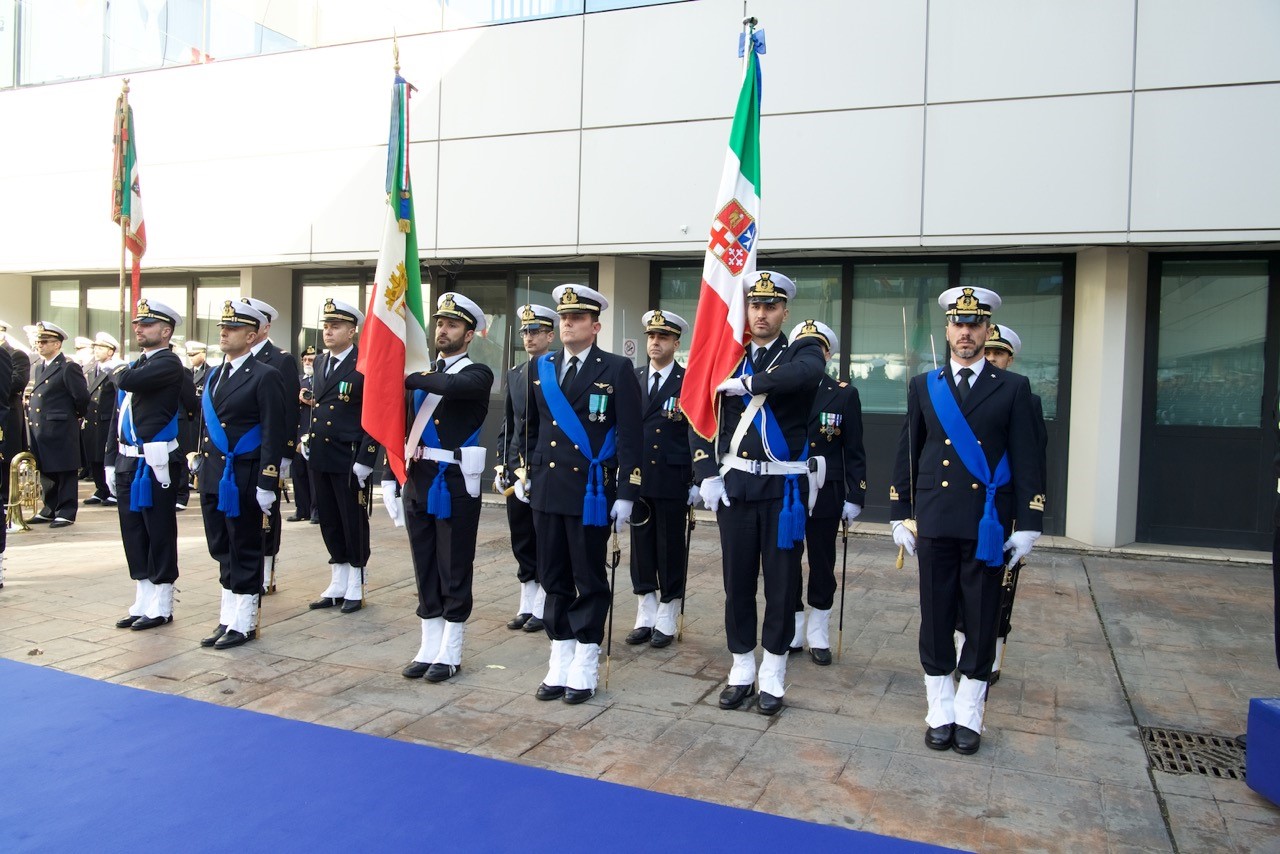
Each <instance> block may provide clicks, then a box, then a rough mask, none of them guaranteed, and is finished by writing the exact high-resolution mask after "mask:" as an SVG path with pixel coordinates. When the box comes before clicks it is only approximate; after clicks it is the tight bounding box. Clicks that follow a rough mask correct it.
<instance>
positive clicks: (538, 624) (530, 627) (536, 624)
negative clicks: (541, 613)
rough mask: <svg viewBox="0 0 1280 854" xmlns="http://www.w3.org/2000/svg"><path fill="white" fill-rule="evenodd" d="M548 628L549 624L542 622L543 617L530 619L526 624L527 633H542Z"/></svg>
mask: <svg viewBox="0 0 1280 854" xmlns="http://www.w3.org/2000/svg"><path fill="white" fill-rule="evenodd" d="M546 627H547V624H546V623H544V622H543V621H542V618H541V617H530V618H529V622H527V623H525V624H524V630H525V631H526V632H540V631H542V630H543V629H545V628H546Z"/></svg>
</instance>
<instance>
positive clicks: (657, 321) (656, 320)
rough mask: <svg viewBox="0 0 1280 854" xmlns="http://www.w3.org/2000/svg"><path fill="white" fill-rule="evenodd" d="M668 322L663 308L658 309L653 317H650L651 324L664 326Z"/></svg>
mask: <svg viewBox="0 0 1280 854" xmlns="http://www.w3.org/2000/svg"><path fill="white" fill-rule="evenodd" d="M666 322H667V318H666V315H664V314H663V313H662V309H658V310H657V311H655V312H654V313H653V317H652V318H650V319H649V324H650V325H651V326H662V325H664V324H665V323H666Z"/></svg>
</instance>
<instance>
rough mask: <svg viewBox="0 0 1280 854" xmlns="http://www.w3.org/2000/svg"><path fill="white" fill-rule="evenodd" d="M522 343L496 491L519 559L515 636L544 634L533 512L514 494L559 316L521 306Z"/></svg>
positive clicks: (511, 376) (511, 374) (512, 373)
mask: <svg viewBox="0 0 1280 854" xmlns="http://www.w3.org/2000/svg"><path fill="white" fill-rule="evenodd" d="M519 315H520V342H521V344H522V345H523V346H524V352H525V355H527V356H528V361H526V362H524V363H523V364H520V365H516V366H515V367H513V368H512V369H511V370H509V371H507V405H506V413H505V415H504V417H503V419H502V430H501V431H500V432H499V433H498V457H499V459H500V462H499V464H498V466H497V477H495V478H494V480H493V488H494V491H495V492H497V493H498V494H499V495H505V496H506V498H507V524H508V525H509V526H510V527H511V554H512V555H513V556H514V557H515V559H516V581H518V582H520V605H519V608H518V610H517V611H516V615H515V616H514V617H512V618H511V619H510V620H508V621H507V628H509V629H511V630H512V631H517V630H523V631H526V632H530V633H533V632H540V631H542V630H543V629H544V628H545V627H546V624H545V623H543V621H542V615H543V608H544V607H545V605H546V601H547V591H546V590H544V589H543V588H542V585H541V584H539V583H538V535H537V533H536V532H535V531H534V529H533V510H532V508H530V507H529V505H528V503H527V502H524V501H521V500H520V499H519V498H517V497H516V494H515V483H516V481H517V480H520V479H523V478H525V477H526V476H527V475H528V460H529V448H528V446H527V442H528V440H529V432H528V430H526V429H525V422H526V421H527V419H528V415H529V366H530V365H532V364H533V363H534V362H535V361H537V359H538V357H540V356H541V355H542V354H543V353H546V352H547V351H548V350H550V349H551V345H552V343H554V342H555V340H556V330H555V327H556V322H557V319H558V318H557V315H556V313H555V311H554V310H552V309H550V308H547V307H546V306H545V305H534V304H532V303H529V304H526V305H522V306H520V309H519Z"/></svg>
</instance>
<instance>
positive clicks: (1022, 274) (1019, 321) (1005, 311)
mask: <svg viewBox="0 0 1280 854" xmlns="http://www.w3.org/2000/svg"><path fill="white" fill-rule="evenodd" d="M1062 280H1063V276H1062V262H1060V261H1018V262H992V263H972V264H969V263H966V264H961V265H960V285H961V286H962V287H964V286H969V287H979V288H989V289H991V290H993V291H995V292H996V293H998V294H999V295H1000V299H1001V304H1000V309H999V310H998V311H996V313H995V322H996V323H998V324H1007V325H1008V326H1009V327H1011V328H1012V329H1013V331H1014V332H1016V333H1017V334H1018V337H1020V338H1021V339H1022V352H1021V353H1019V354H1018V356H1017V358H1015V359H1014V362H1013V365H1012V366H1011V367H1010V370H1012V371H1014V372H1015V373H1019V374H1022V375H1023V376H1025V377H1027V378H1028V379H1029V380H1030V381H1031V390H1032V391H1033V392H1035V393H1036V394H1038V395H1039V396H1040V403H1041V404H1042V405H1043V406H1044V417H1045V420H1047V421H1052V420H1053V419H1055V418H1057V417H1058V380H1059V371H1058V361H1059V351H1060V346H1059V345H1060V344H1061V342H1062ZM934 299H935V300H936V299H937V294H936V293H935V294H934ZM934 308H935V311H936V310H937V306H936V303H935V306H934ZM935 316H936V315H935ZM937 326H938V328H939V330H941V323H940V322H939V323H938V324H937ZM936 334H937V335H938V340H939V342H940V343H939V348H940V349H941V347H942V344H941V341H942V338H943V336H942V333H941V331H939V332H938V333H936ZM938 358H942V354H941V352H939V355H938Z"/></svg>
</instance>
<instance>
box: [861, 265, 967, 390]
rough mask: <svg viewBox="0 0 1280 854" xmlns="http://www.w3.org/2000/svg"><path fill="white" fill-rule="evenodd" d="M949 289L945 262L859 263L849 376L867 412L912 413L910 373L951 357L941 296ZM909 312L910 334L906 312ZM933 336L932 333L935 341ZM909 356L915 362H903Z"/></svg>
mask: <svg viewBox="0 0 1280 854" xmlns="http://www.w3.org/2000/svg"><path fill="white" fill-rule="evenodd" d="M946 289H947V265H946V264H859V265H857V266H856V267H855V268H854V272H853V305H852V306H851V307H852V309H853V332H852V334H851V335H850V341H849V342H848V343H847V344H846V345H845V349H847V350H848V351H849V355H850V365H849V379H850V381H851V382H852V383H853V384H854V385H855V386H856V387H857V389H858V395H859V397H861V399H862V411H863V412H880V413H904V412H906V411H907V386H906V381H907V379H908V378H909V377H912V376H915V375H916V374H918V373H921V372H923V371H927V370H929V369H930V368H932V367H933V363H934V352H935V350H936V352H937V358H938V359H939V360H941V359H945V358H946V349H947V342H946V337H945V335H944V334H943V330H942V314H941V312H939V311H938V310H937V306H938V303H937V299H938V295H939V294H940V293H942V292H943V291H944V290H946ZM904 307H905V308H906V312H907V328H906V338H905V340H904V337H903V328H902V312H903V308H904ZM930 335H932V336H933V338H932V340H931V339H930ZM904 360H909V361H910V364H906V365H904Z"/></svg>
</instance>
